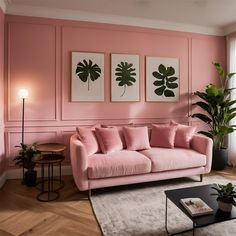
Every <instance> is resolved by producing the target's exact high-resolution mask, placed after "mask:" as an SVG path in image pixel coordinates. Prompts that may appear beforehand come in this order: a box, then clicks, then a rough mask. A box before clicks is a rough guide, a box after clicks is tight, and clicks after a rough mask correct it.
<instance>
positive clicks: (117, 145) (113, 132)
mask: <svg viewBox="0 0 236 236" xmlns="http://www.w3.org/2000/svg"><path fill="white" fill-rule="evenodd" d="M96 136H97V138H98V143H99V145H100V147H101V149H102V152H103V153H110V152H115V151H119V150H122V149H123V144H122V141H121V138H120V135H119V132H118V129H117V128H116V127H112V128H96Z"/></svg>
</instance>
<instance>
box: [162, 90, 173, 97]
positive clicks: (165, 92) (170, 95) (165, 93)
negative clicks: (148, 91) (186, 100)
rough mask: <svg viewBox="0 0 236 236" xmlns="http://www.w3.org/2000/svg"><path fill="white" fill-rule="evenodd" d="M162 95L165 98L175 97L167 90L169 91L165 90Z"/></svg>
mask: <svg viewBox="0 0 236 236" xmlns="http://www.w3.org/2000/svg"><path fill="white" fill-rule="evenodd" d="M164 95H165V96H166V97H174V96H175V94H174V92H173V91H171V90H169V89H166V90H165V91H164Z"/></svg>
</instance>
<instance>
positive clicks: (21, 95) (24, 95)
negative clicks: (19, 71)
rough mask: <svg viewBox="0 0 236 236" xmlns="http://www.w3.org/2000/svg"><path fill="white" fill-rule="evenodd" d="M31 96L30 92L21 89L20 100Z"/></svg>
mask: <svg viewBox="0 0 236 236" xmlns="http://www.w3.org/2000/svg"><path fill="white" fill-rule="evenodd" d="M28 96H29V92H28V90H27V89H20V90H19V97H20V98H22V99H23V98H27V97H28Z"/></svg>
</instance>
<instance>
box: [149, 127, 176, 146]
mask: <svg viewBox="0 0 236 236" xmlns="http://www.w3.org/2000/svg"><path fill="white" fill-rule="evenodd" d="M176 129H177V125H152V132H151V140H150V145H151V147H165V148H174V142H175V133H176Z"/></svg>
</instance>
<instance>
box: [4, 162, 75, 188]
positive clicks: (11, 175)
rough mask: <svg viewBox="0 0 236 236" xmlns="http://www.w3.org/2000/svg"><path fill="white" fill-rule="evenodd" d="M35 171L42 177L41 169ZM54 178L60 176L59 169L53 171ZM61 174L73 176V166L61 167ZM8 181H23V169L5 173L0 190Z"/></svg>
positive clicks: (55, 168) (45, 171)
mask: <svg viewBox="0 0 236 236" xmlns="http://www.w3.org/2000/svg"><path fill="white" fill-rule="evenodd" d="M35 170H37V176H38V177H41V168H39V167H38V168H35ZM53 171H54V173H53V175H54V176H59V168H57V167H54V169H53ZM44 173H45V176H47V168H46V167H45V170H44ZM61 174H62V175H72V170H71V166H62V167H61ZM8 179H22V169H11V170H7V171H6V172H4V173H3V174H2V176H0V188H1V187H2V186H3V185H4V183H5V182H6V181H7V180H8Z"/></svg>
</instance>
